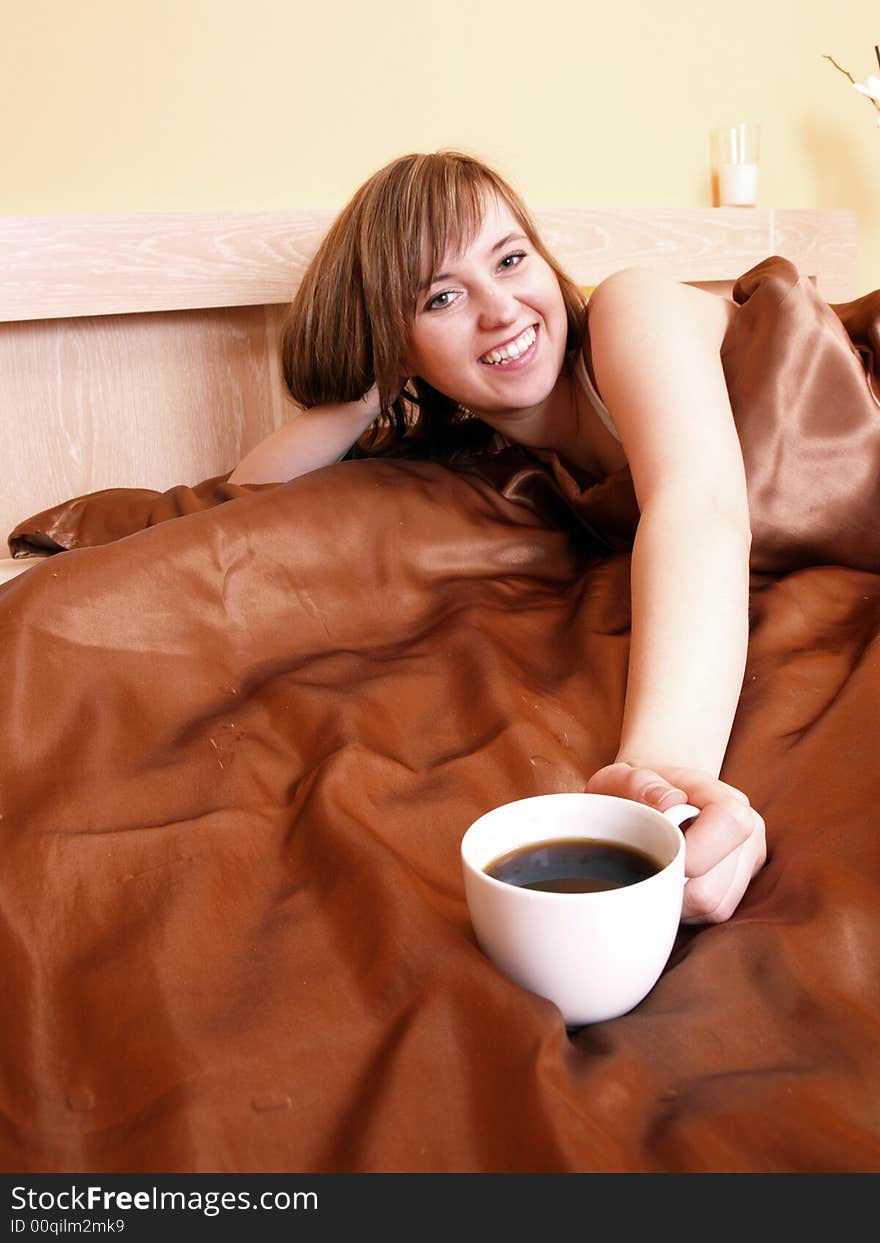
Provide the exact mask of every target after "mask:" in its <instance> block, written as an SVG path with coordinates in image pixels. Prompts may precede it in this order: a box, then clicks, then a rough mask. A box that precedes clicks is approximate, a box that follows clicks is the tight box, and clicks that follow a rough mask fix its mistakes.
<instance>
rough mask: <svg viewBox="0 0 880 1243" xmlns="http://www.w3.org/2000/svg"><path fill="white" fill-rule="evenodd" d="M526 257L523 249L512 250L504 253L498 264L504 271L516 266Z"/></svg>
mask: <svg viewBox="0 0 880 1243" xmlns="http://www.w3.org/2000/svg"><path fill="white" fill-rule="evenodd" d="M525 257H526V252H525V251H524V250H513V251H511V252H510V254H509V255H505V256H504V258H503V259H502V260H501V262H500V263H499V264H498V266H499V268H503V269H504V271H505V272H509V271H510V269H511V268H515V267H518V266H519V265H520V263H522V261H523V259H525Z"/></svg>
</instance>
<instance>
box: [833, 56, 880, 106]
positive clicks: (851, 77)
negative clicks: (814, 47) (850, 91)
mask: <svg viewBox="0 0 880 1243" xmlns="http://www.w3.org/2000/svg"><path fill="white" fill-rule="evenodd" d="M874 51H875V52H876V54H877V63H878V65H880V44H875V45H874ZM822 58H823V59H824V60H830V61H831V63H832V65H833V66H834V68H835V69H839V70H840V72H841V73H842V74H843V76H844V77H845V78H849V80H850V82H851V83H852V84H853V86H859V85H861V84H860V83H858V82H856V80H855V78H854V77H853V76H852V74H851V73H850V72H849V71H848V70H846V69H844V67H843V65H838V63H837V61H836V60H835V59H834V57H833V56H829V55H828V53H827V52H823V53H822ZM861 93H862V92H861V91H860V92H859V94H861ZM865 99H868V100H870V102H871V103H872V104H873V105H874V108H875V110H876V111H877V112H880V101H878V100H876V99H874V98H872V96H870V95H866V96H865Z"/></svg>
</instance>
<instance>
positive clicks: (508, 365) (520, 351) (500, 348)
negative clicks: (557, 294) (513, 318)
mask: <svg viewBox="0 0 880 1243" xmlns="http://www.w3.org/2000/svg"><path fill="white" fill-rule="evenodd" d="M537 345H538V325H537V324H529V326H528V328H525V329H524V330H523V331H522V332H521V333H520V334H519V335H518V336H516V337H511V339H510V340H509V341H505V342H504V343H503V344H502V345H497V346H495V348H494V349H491V350H487V351H486V353H485V354H482V355H481V356H480V358H479V359H478V362H479V363H480V364H481V365H482V366H484V367H494V368H495V370H498V371H510V370H513V369H514V368H516V369H519V368H520V367H524V366H526V365H527V364H528V363H529V362H531V360H532V357H533V356H534V353H535V350H536V349H537Z"/></svg>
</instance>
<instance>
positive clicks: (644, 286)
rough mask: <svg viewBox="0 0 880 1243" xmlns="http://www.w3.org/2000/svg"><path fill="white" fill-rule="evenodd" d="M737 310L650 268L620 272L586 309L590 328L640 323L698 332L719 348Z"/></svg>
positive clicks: (599, 287) (713, 295)
mask: <svg viewBox="0 0 880 1243" xmlns="http://www.w3.org/2000/svg"><path fill="white" fill-rule="evenodd" d="M737 310H738V308H737V306H736V304H735V303H734V302H733V301H732V300H731V299H730V298H727V297H724V296H722V295H720V294H716V293H711V292H709V291H708V290H705V289H698V288H696V287H695V286H693V285H687V284H683V283H682V282H681V281H676V280H673V279H672V278H671V277H669V276H665V275H664V274H663V273H661V272H654V271H652V270H651V269H650V268H641V267H631V268H621V269H620V270H619V271H617V272H613V273H612V274H611V275H610V276H606V277H605V279H604V280H603V281H601V282H600V284H599V285H597V286H596V288H595V289H594V290H593V293H592V295H591V296H590V300H589V303H588V305H587V315H588V318H589V321H590V325H591V327H597V326H599V325H600V324H601V326H602V327H604V328H606V329H608V328H609V327H613V326H614V325H615V324H618V323H619V324H620V326H621V328H626V327H629V328H632V327H633V326H634V325H635V324H637V323H641V324H646V323H654V324H660V323H664V322H665V323H668V324H669V325H670V327H672V328H675V327H676V326H677V325H680V326H681V328H682V329H684V330H686V331H693V330H694V329H697V330H701V331H702V332H705V333H706V334H708V335H709V336H710V337H711V338H712V339H716V340H717V342H718V344H719V345H720V343H721V341H722V340H723V338H724V334H725V333H726V332H727V329H728V328H729V326H730V323H731V321H732V319H733V317H734V316H735V315H736V312H737Z"/></svg>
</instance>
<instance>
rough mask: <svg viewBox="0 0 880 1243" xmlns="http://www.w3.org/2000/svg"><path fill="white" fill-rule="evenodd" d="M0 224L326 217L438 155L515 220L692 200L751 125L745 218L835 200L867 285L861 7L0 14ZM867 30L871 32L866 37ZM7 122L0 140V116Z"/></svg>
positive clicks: (388, 4)
mask: <svg viewBox="0 0 880 1243" xmlns="http://www.w3.org/2000/svg"><path fill="white" fill-rule="evenodd" d="M0 19H2V26H0V29H2V39H0V104H2V115H3V118H4V123H3V126H2V127H0V177H2V182H0V212H2V213H56V212H116V211H123V212H128V211H140V210H159V211H164V210H190V209H200V208H233V209H234V208H248V209H270V208H285V207H290V208H295V207H332V208H337V207H339V206H341V205H342V203H343V202H344V201H345V200H346V199H347V198H348V196H349V194H350V193H351V191H352V190H353V189H354V188H355V187H356V186H357V185H358V184H359V182H360V181H362V180H363V179H364V178H365V177H366V176H367V175H368V174H369V173H370V172H371V171H372V170H373V169H374V168H376V167H378V166H379V165H380V164H381V163H383V162H384V161H386V160H387V159H389V158H391V157H393V156H395V155H397V154H400V153H402V152H404V151H407V150H415V149H419V150H428V149H432V148H435V147H438V146H458V147H461V148H464V149H465V150H468V151H471V152H473V153H475V154H478V155H480V156H482V157H483V158H484V159H486V160H487V161H488V162H490V163H492V164H494V165H495V166H497V167H498V168H499V169H500V171H502V172H503V173H505V174H506V175H507V176H508V177H509V178H510V179H511V180H512V181H513V182H514V184H516V185H517V187H518V188H519V189H520V190H521V191H522V192H523V193H524V195H525V197H526V199H527V200H528V201H529V202H530V203H531V205H532V206H533V207H542V208H543V207H560V206H565V207H569V206H586V205H589V206H598V207H604V206H629V207H636V206H637V207H646V206H699V205H707V204H709V203H710V202H711V197H710V181H709V170H708V138H707V134H708V130H709V127H710V126H711V125H715V124H718V123H720V122H722V121H726V120H727V119H741V118H744V119H753V120H757V121H759V122H760V123H761V124H762V126H763V151H762V169H761V190H760V202H761V204H762V205H764V206H784V207H801V206H804V207H811V206H820V207H832V206H835V207H837V206H839V207H854V208H856V209H857V210H858V212H859V215H860V220H861V244H862V260H861V268H860V286H861V288H862V289H864V290H867V289H869V288H875V287H878V286H880V128H878V127H877V125H876V123H875V122H876V116H877V115H878V114H877V113H875V112H874V110H873V109H872V108H871V106H870V104H869V103H868V102H867V101H866V100H865V99H863V98H861V97H860V96H859V95H858V94H857V93H856V92H855V91H854V90H853V89H852V87H851V86H850V85H849V84H848V82H847V81H846V79H845V78H843V77H842V76H841V75H840V74H839V73H837V71H836V70H835V69H833V68H832V66H831V65H830V64H829V63H828V62H827V61H824V60H822V58H821V56H822V53H823V52H830V53H831V54H832V55H834V56H835V58H836V59H837V60H838V61H839V62H840V63H842V64H843V65H845V66H846V67H847V68H849V69H850V71H851V72H852V73H853V74H854V75H855V77H856V78H857V79H859V80H864V78H865V76H866V75H867V74H868V73H870V72H874V73H880V69H878V67H877V64H876V60H875V58H874V52H873V44H874V43H875V42H880V10H878V6H877V3H876V0H846V2H845V3H844V4H837V5H833V4H829V3H828V0H735V2H733V3H730V4H729V5H725V6H724V7H722V6H720V5H713V4H711V2H710V4H709V5H708V6H707V4H706V3H705V0H666V2H665V3H662V4H660V3H656V2H655V0H650V3H649V0H630V3H626V2H620V0H607V2H606V3H602V4H597V3H592V2H591V0H583V2H582V3H575V2H574V0H528V2H526V0H424V2H420V0H371V2H370V3H365V2H361V0H358V2H355V0H336V2H335V3H330V4H327V5H326V6H324V5H321V4H320V3H318V2H317V0H311V2H310V3H309V4H305V3H303V2H302V0H247V2H246V3H243V2H237V0H77V3H69V0H27V3H24V2H23V0H0ZM872 19H873V20H872ZM13 118H14V119H15V123H14V124H13V123H12V120H13Z"/></svg>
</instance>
